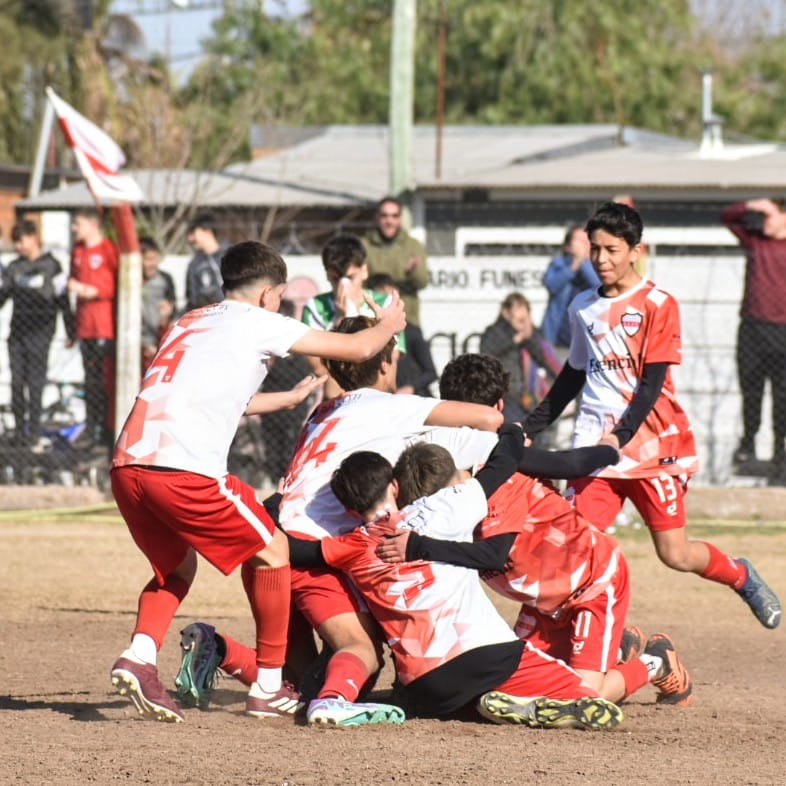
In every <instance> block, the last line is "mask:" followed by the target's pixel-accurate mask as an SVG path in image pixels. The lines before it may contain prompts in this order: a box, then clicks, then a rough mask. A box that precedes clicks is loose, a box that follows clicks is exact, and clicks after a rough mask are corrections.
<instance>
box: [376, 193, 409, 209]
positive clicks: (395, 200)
mask: <svg viewBox="0 0 786 786" xmlns="http://www.w3.org/2000/svg"><path fill="white" fill-rule="evenodd" d="M388 203H389V204H391V205H395V206H396V207H397V208H398V209H399V212H401V211H402V210H403V209H404V204H403V203H402V201H401V200H400V199H399V198H398V197H394V196H391V195H388V196H383V197H382V199H380V200H379V202H377V209H376V212H377V213H379V212H380V211H381V210H382V206H383V205H387V204H388Z"/></svg>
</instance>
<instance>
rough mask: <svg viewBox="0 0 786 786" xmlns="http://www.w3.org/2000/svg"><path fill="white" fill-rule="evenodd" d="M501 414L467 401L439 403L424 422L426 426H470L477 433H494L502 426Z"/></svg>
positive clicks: (496, 410) (491, 408)
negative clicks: (477, 431)
mask: <svg viewBox="0 0 786 786" xmlns="http://www.w3.org/2000/svg"><path fill="white" fill-rule="evenodd" d="M502 421H503V418H502V413H501V412H500V411H499V410H498V409H494V407H487V406H486V405H485V404H472V403H470V402H467V401H440V402H439V404H437V405H436V406H435V407H434V409H432V410H431V412H430V413H429V416H428V417H427V418H426V420H425V425H426V426H454V427H459V426H470V427H471V428H476V429H478V430H479V431H496V430H497V429H498V428H499V427H500V426H501V425H502Z"/></svg>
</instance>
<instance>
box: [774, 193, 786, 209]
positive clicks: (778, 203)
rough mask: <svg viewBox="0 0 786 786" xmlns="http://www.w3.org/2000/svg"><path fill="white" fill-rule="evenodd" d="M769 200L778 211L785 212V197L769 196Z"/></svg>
mask: <svg viewBox="0 0 786 786" xmlns="http://www.w3.org/2000/svg"><path fill="white" fill-rule="evenodd" d="M770 202H772V204H773V205H775V207H777V208H778V211H779V212H780V213H786V197H782V196H776V197H770Z"/></svg>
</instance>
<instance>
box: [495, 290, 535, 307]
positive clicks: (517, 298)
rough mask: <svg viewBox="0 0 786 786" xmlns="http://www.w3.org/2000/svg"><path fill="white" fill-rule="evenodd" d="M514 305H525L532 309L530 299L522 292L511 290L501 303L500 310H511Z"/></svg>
mask: <svg viewBox="0 0 786 786" xmlns="http://www.w3.org/2000/svg"><path fill="white" fill-rule="evenodd" d="M514 306H524V307H525V308H526V309H527V311H531V310H532V309H531V306H530V304H529V300H527V298H526V297H525V296H524V295H522V294H521V292H511V293H510V294H509V295H507V296H506V297H505V299H504V300H503V301H502V303H500V306H499V307H500V310H501V311H509V310H510V309H511V308H513V307H514Z"/></svg>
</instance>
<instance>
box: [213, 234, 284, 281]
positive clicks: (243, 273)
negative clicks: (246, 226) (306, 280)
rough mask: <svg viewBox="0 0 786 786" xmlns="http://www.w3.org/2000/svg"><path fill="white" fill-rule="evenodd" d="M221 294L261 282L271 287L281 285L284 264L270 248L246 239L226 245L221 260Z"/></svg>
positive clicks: (279, 255)
mask: <svg viewBox="0 0 786 786" xmlns="http://www.w3.org/2000/svg"><path fill="white" fill-rule="evenodd" d="M221 277H222V278H223V279H224V291H225V292H231V291H233V290H235V289H242V288H243V287H245V286H247V285H248V284H251V283H253V282H255V281H260V280H262V279H264V280H266V281H269V282H270V283H271V284H273V285H274V286H277V285H278V284H285V283H286V280H287V265H286V262H284V259H283V257H282V256H281V254H279V253H278V251H276V249H275V248H273V247H272V246H267V245H265V244H264V243H258V242H257V241H256V240H247V241H245V242H243V243H236V244H235V245H234V246H230V247H229V248H228V249H227V250H226V251H225V252H224V256H223V257H222V258H221Z"/></svg>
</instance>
